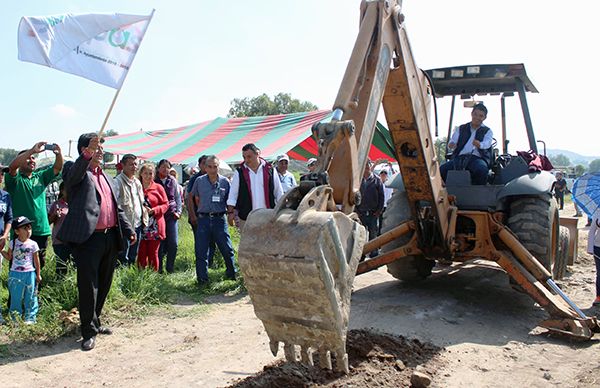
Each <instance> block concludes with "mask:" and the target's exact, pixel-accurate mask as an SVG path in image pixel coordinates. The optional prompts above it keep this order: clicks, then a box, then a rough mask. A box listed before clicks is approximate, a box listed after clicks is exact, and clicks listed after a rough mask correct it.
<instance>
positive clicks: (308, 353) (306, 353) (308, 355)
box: [300, 347, 315, 366]
mask: <svg viewBox="0 0 600 388" xmlns="http://www.w3.org/2000/svg"><path fill="white" fill-rule="evenodd" d="M300 355H301V356H302V363H304V364H308V365H311V366H313V365H315V363H314V361H313V350H312V349H311V348H308V347H303V348H302V350H301V352H300Z"/></svg>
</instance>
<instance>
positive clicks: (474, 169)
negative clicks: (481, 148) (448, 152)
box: [440, 155, 488, 185]
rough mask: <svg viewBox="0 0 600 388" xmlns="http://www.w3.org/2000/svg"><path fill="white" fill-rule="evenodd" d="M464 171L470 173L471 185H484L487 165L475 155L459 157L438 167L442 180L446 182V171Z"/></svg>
mask: <svg viewBox="0 0 600 388" xmlns="http://www.w3.org/2000/svg"><path fill="white" fill-rule="evenodd" d="M459 169H465V170H468V171H469V172H470V173H471V183H473V184H474V185H485V184H486V183H487V177H488V165H487V163H486V162H485V160H483V159H481V158H480V157H478V156H475V155H459V156H457V157H455V158H453V159H451V160H449V161H447V162H446V163H444V164H442V165H441V166H440V173H441V174H442V179H443V180H444V181H446V177H447V176H448V171H450V170H459Z"/></svg>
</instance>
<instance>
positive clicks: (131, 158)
mask: <svg viewBox="0 0 600 388" xmlns="http://www.w3.org/2000/svg"><path fill="white" fill-rule="evenodd" d="M121 165H122V166H123V172H121V173H120V174H119V175H117V177H116V178H115V183H116V189H117V193H116V197H117V200H118V201H119V207H121V209H123V212H125V217H126V218H127V220H128V221H129V223H130V224H131V226H132V227H133V228H134V229H135V234H136V237H137V239H136V242H135V243H134V244H133V245H129V244H126V245H125V249H124V250H123V251H121V252H119V255H118V257H119V262H120V263H121V264H122V265H132V264H135V261H136V258H137V254H138V243H139V241H140V235H141V231H142V225H143V224H144V221H145V222H146V223H147V222H148V215H147V214H146V212H145V210H144V189H143V188H142V183H141V182H140V181H139V180H138V179H137V178H136V176H135V173H136V172H137V168H138V160H137V157H136V156H135V155H132V154H125V155H123V158H121Z"/></svg>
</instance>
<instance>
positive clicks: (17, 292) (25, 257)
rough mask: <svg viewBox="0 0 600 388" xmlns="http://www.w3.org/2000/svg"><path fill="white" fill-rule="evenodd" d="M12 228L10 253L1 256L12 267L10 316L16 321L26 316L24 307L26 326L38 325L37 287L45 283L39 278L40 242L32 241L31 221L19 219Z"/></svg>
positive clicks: (9, 281)
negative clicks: (13, 236)
mask: <svg viewBox="0 0 600 388" xmlns="http://www.w3.org/2000/svg"><path fill="white" fill-rule="evenodd" d="M12 229H13V231H14V232H15V236H16V237H15V239H14V240H12V241H11V242H10V243H9V246H8V253H7V252H5V251H2V256H4V258H5V259H6V260H8V261H10V262H11V264H10V271H9V273H8V289H9V291H10V309H9V314H10V315H11V317H12V318H13V320H14V319H16V317H17V316H19V317H20V316H21V315H22V314H23V311H22V308H21V306H23V305H24V306H25V317H24V318H25V324H28V325H30V324H33V323H35V318H36V315H37V311H38V299H37V286H38V285H39V283H40V282H41V281H42V277H41V276H40V257H39V255H38V251H39V247H38V245H37V243H36V242H35V241H33V240H31V239H30V237H31V221H30V220H29V218H27V217H24V216H20V217H17V218H15V219H14V220H13V223H12Z"/></svg>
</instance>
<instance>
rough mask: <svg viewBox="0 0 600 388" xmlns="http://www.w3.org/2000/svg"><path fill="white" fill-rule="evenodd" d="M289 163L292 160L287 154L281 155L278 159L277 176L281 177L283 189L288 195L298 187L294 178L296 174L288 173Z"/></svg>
mask: <svg viewBox="0 0 600 388" xmlns="http://www.w3.org/2000/svg"><path fill="white" fill-rule="evenodd" d="M289 163H290V158H289V156H287V154H281V155H279V156H278V157H277V168H276V170H277V176H278V177H279V181H280V182H281V189H282V190H283V192H284V193H287V192H288V191H290V190H291V189H293V188H294V187H296V186H298V184H297V183H296V178H294V174H292V173H291V172H289V171H288V165H289Z"/></svg>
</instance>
